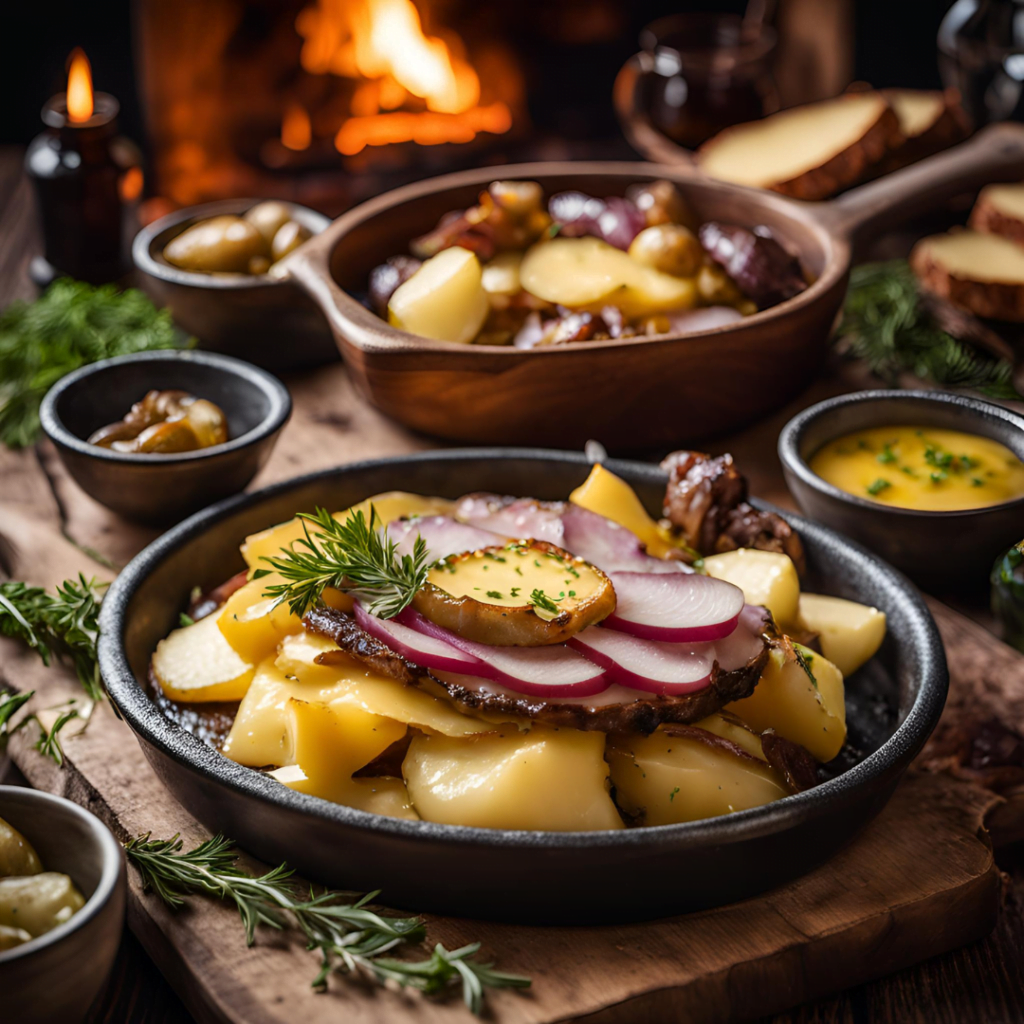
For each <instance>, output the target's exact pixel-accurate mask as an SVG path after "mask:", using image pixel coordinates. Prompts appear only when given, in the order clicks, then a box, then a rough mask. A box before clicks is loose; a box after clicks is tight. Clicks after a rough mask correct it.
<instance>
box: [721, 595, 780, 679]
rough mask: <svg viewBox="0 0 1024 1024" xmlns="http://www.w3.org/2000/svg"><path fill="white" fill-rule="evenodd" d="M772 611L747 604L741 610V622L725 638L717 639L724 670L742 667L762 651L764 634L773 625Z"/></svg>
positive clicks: (728, 670)
mask: <svg viewBox="0 0 1024 1024" xmlns="http://www.w3.org/2000/svg"><path fill="white" fill-rule="evenodd" d="M771 621H772V617H771V613H770V612H769V611H768V610H767V609H766V608H762V607H760V606H759V605H753V604H747V605H744V606H743V611H741V612H740V619H739V623H738V624H737V626H736V628H735V629H734V630H733V631H732V632H731V633H730V634H729V635H728V636H727V637H725V638H724V639H722V640H716V641H715V657H716V658H717V659H718V666H719V668H721V669H722V671H723V672H732V671H734V670H735V669H739V668H742V667H743V666H744V665H746V664H747V663H748V662H750V661H751V660H752V659H754V658H756V657H757V656H758V654H760V653H761V648H762V647H763V645H764V641H763V640H762V636H763V634H764V632H765V629H766V628H767V627H770V626H771Z"/></svg>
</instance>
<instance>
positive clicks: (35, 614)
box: [0, 573, 107, 701]
mask: <svg viewBox="0 0 1024 1024" xmlns="http://www.w3.org/2000/svg"><path fill="white" fill-rule="evenodd" d="M106 587H107V584H106V583H103V582H100V581H98V580H95V579H89V580H87V579H86V578H85V576H83V575H82V574H81V573H79V574H78V579H77V580H65V581H64V582H63V583H61V584H60V586H58V587H57V590H56V593H55V594H49V593H47V592H46V591H45V590H43V588H42V587H30V586H28V585H27V584H25V583H21V582H19V581H17V580H10V581H8V582H6V583H0V633H2V634H3V635H5V636H10V637H15V638H16V639H19V640H22V641H24V642H25V643H26V644H28V646H29V647H32V648H34V649H35V650H36V651H37V652H38V654H39V657H40V658H42V660H43V664H44V665H49V664H50V659H51V658H52V657H53V656H54V655H57V656H58V657H63V658H66V659H67V660H68V661H70V662H71V664H72V665H73V666H74V668H75V673H76V675H77V676H78V681H79V682H80V683H81V684H82V688H83V689H84V690H85V692H86V695H87V696H88V698H89V699H90V700H92V701H98V700H101V699H102V698H103V683H102V681H101V680H100V670H99V662H98V661H97V660H96V643H97V641H98V639H99V610H100V602H101V600H102V592H103V590H104V589H106Z"/></svg>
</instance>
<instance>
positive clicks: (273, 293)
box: [132, 199, 338, 370]
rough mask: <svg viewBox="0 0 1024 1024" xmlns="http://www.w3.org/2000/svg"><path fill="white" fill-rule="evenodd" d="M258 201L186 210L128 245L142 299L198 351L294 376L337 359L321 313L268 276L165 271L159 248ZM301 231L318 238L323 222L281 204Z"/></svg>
mask: <svg viewBox="0 0 1024 1024" xmlns="http://www.w3.org/2000/svg"><path fill="white" fill-rule="evenodd" d="M258 202H259V200H258V199H225V200H223V201H222V202H217V203H204V204H203V205H202V206H189V207H186V208H185V209H183V210H177V211H175V212H174V213H169V214H168V215H167V216H166V217H161V218H160V219H159V220H155V221H153V223H152V224H149V225H148V226H147V227H144V228H143V229H142V230H141V231H140V232H139V233H138V234H137V235H136V236H135V241H134V242H133V244H132V259H133V260H134V261H135V266H136V267H137V268H138V270H139V277H140V281H139V283H140V285H141V287H142V289H143V291H145V292H146V294H147V295H149V297H150V298H151V299H152V300H153V302H154V303H156V305H157V306H166V307H168V308H169V309H170V311H171V315H172V316H173V317H174V321H175V323H176V324H178V326H179V327H181V328H182V329H183V330H185V331H187V332H188V333H189V334H194V335H195V336H196V337H197V338H198V339H199V343H200V345H201V346H202V347H203V348H204V349H210V350H212V351H214V352H224V353H226V354H227V355H232V356H237V357H238V358H239V359H247V360H248V361H249V362H250V363H255V364H256V365H257V366H262V367H264V368H265V369H267V370H297V369H304V368H308V367H312V366H320V365H322V364H324V363H329V362H334V361H336V360H337V359H338V349H337V347H336V346H335V344H334V339H333V338H332V336H331V330H330V328H329V327H328V325H327V321H326V320H325V319H324V316H323V313H321V312H320V309H319V307H318V306H317V305H316V304H315V303H314V302H313V300H312V299H310V297H309V296H308V295H307V294H306V293H305V292H304V291H303V290H302V289H301V288H299V287H298V286H297V285H296V284H294V283H292V282H291V281H284V280H280V279H277V278H274V277H271V276H269V275H267V274H258V275H253V274H202V273H198V272H195V271H191V270H181V269H180V268H179V267H174V266H171V264H170V263H168V262H167V261H166V260H165V259H164V258H163V251H164V247H165V246H166V245H167V243H168V242H169V241H170V240H171V239H172V238H174V237H175V236H177V235H180V234H181V233H182V232H183V231H184V230H185V229H186V228H189V227H191V226H192V225H193V224H195V223H196V222H197V221H200V220H205V219H206V218H207V217H216V216H218V215H220V214H225V213H233V214H242V213H245V212H246V211H247V210H248V209H250V208H251V207H253V206H255V205H256V204H257V203H258ZM284 205H285V206H288V207H291V210H292V215H293V217H294V219H295V220H297V221H298V222H299V223H300V224H302V225H303V226H304V227H307V228H309V230H310V231H311V232H312V233H313V234H314V235H316V234H319V233H320V232H321V231H323V229H324V228H325V227H327V225H328V224H330V222H331V221H330V218H328V217H325V216H324V215H323V214H322V213H317V212H316V211H315V210H311V209H309V208H308V207H306V206H299V205H298V203H289V202H285V204H284Z"/></svg>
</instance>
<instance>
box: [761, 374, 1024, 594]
mask: <svg viewBox="0 0 1024 1024" xmlns="http://www.w3.org/2000/svg"><path fill="white" fill-rule="evenodd" d="M779 457H780V459H781V460H782V466H783V470H784V472H785V474H786V481H787V483H788V485H789V489H790V491H791V492H792V494H793V496H794V498H795V499H796V501H797V503H798V504H799V505H800V507H801V509H802V510H803V511H804V512H805V513H806V514H807V515H809V516H812V517H813V518H816V519H819V520H821V521H822V522H824V523H827V524H828V525H829V526H831V527H833V528H834V529H837V530H840V531H841V532H843V533H845V534H847V535H848V536H850V537H852V538H854V539H855V540H858V541H860V542H861V543H863V544H864V545H865V546H867V547H869V548H872V549H873V550H874V551H876V552H877V553H878V554H880V555H881V556H882V557H883V558H885V559H887V560H888V561H890V562H892V563H893V564H894V565H896V566H897V567H898V568H901V569H903V570H904V571H905V572H907V573H908V574H909V575H910V576H912V577H914V578H915V579H916V580H918V581H919V582H922V583H926V584H928V585H930V586H932V587H935V586H940V587H942V586H957V585H962V584H967V585H970V584H971V583H972V582H979V583H980V582H982V581H983V580H984V579H985V578H986V575H987V573H988V570H989V569H990V568H991V564H992V560H993V559H994V558H995V557H996V556H997V555H998V554H999V553H1000V552H1001V551H1002V550H1004V549H1005V548H1007V547H1008V546H1009V545H1010V544H1013V543H1015V542H1016V541H1019V540H1020V539H1021V537H1022V536H1024V417H1021V416H1020V415H1018V414H1017V413H1015V412H1013V411H1011V410H1009V409H1005V408H1003V407H1001V406H998V405H995V404H993V403H991V402H985V401H981V400H979V399H974V398H967V397H965V396H962V395H954V394H949V393H946V392H941V391H861V392H856V393H854V394H851V395H843V396H840V397H839V398H833V399H829V400H827V401H824V402H819V403H818V404H817V405H814V406H812V407H811V408H809V409H807V410H805V411H804V412H802V413H800V414H799V415H798V416H796V417H794V418H793V419H792V420H790V422H789V423H788V424H786V426H785V427H784V428H783V430H782V433H781V434H780V435H779Z"/></svg>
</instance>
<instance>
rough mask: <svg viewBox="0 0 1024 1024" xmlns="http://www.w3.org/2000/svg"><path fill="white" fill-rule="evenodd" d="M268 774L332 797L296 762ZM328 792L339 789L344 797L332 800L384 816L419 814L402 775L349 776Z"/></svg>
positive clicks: (410, 817)
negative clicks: (348, 778)
mask: <svg viewBox="0 0 1024 1024" xmlns="http://www.w3.org/2000/svg"><path fill="white" fill-rule="evenodd" d="M267 774H268V775H269V776H270V777H271V778H273V779H276V780H277V781H278V782H280V783H282V784H283V785H285V786H288V788H289V789H294V790H297V791H298V792H300V793H308V794H309V795H310V796H318V797H320V798H321V799H324V800H329V799H331V796H329V795H328V794H327V792H323V793H321V792H319V791H318V788H317V786H316V784H315V782H312V781H311V780H310V779H308V778H307V777H306V773H305V772H304V771H303V770H302V769H301V768H300V767H299V766H298V765H297V764H294V765H289V766H288V767H287V768H276V769H274V771H272V772H268V773H267ZM330 793H331V794H332V795H335V796H337V795H339V793H340V795H342V796H343V797H344V799H342V800H334V801H333V802H334V803H341V804H345V806H346V807H356V808H358V809H359V810H361V811H369V812H370V813H371V814H383V815H384V816H385V817H386V818H405V819H407V820H408V821H419V818H420V816H419V815H418V814H417V813H416V811H415V809H414V808H413V806H412V802H411V801H410V799H409V790H408V789H406V788H405V783H404V782H403V781H402V780H401V779H392V778H389V777H387V776H384V777H381V778H372V779H352V780H351V784H350V785H349V786H347V787H338V786H337V785H334V786H332V787H331V789H330Z"/></svg>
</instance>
